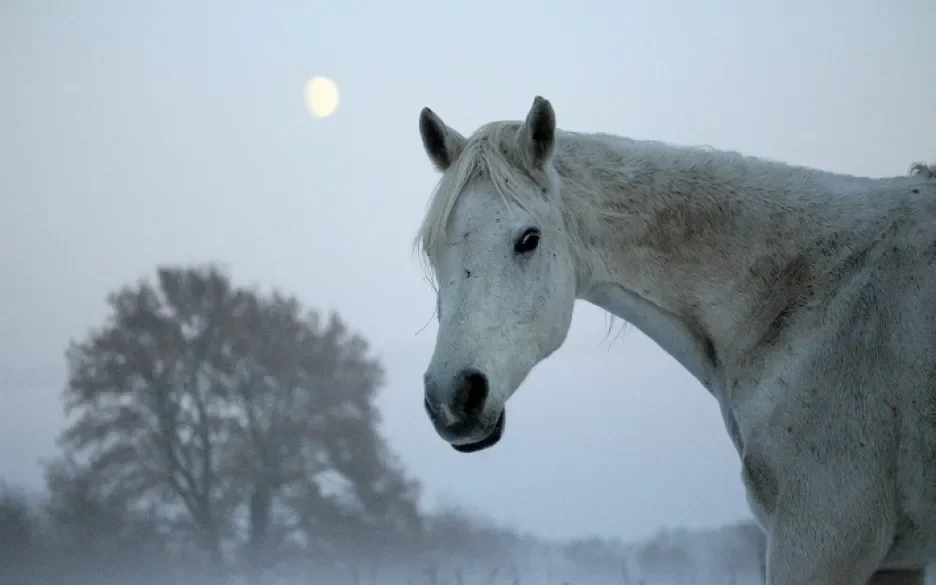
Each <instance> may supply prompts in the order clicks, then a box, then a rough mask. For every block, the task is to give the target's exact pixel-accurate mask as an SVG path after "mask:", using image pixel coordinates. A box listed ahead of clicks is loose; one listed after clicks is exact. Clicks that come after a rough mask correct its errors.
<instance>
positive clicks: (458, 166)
mask: <svg viewBox="0 0 936 585" xmlns="http://www.w3.org/2000/svg"><path fill="white" fill-rule="evenodd" d="M519 127H520V124H519V123H518V122H493V123H490V124H487V125H486V126H483V127H482V128H480V129H479V130H478V131H477V132H475V134H473V135H472V136H471V137H470V138H469V139H468V142H467V143H466V144H465V147H464V149H463V150H462V151H461V154H460V155H459V156H458V158H457V159H456V160H455V162H454V163H453V164H452V166H451V167H449V168H448V169H447V170H446V171H445V172H444V173H443V174H442V176H441V177H440V178H439V181H438V182H437V183H436V185H435V187H434V189H433V191H432V195H431V196H430V199H429V203H428V206H427V208H426V213H425V216H424V217H423V220H422V223H421V225H420V227H419V230H418V233H417V236H416V239H415V241H414V246H415V247H416V248H417V250H418V252H419V254H420V257H421V258H422V260H423V264H424V268H425V269H426V272H427V274H428V276H429V278H430V280H433V279H434V274H433V269H432V263H431V258H433V257H435V256H437V254H438V253H439V252H440V250H441V248H442V247H443V246H444V245H445V244H446V241H447V240H448V233H447V230H448V224H449V221H450V219H451V216H452V212H453V210H454V209H455V205H456V204H457V203H458V201H459V199H460V198H461V197H462V195H464V193H465V191H466V190H467V187H468V186H469V185H470V184H471V183H473V182H474V181H477V180H478V179H482V178H486V179H489V180H490V181H491V182H492V183H493V185H494V187H495V189H496V190H497V193H498V195H500V196H501V198H502V199H503V200H504V202H505V203H506V204H507V205H508V206H510V205H515V206H517V207H519V208H521V209H524V210H525V211H527V212H529V213H532V214H536V210H537V208H538V207H539V206H538V205H537V203H541V202H542V200H543V199H542V197H541V195H542V191H541V190H539V189H536V188H530V187H531V185H532V184H533V183H535V180H532V179H531V176H530V174H529V173H528V172H527V171H526V170H525V169H524V167H523V164H522V162H521V160H522V159H521V156H520V153H519V152H518V149H517V146H516V142H515V138H516V134H517V130H518V129H519ZM524 186H526V188H525V187H524Z"/></svg>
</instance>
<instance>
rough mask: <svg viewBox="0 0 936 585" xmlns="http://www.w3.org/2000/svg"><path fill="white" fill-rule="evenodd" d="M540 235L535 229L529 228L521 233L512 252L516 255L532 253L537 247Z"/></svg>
mask: <svg viewBox="0 0 936 585" xmlns="http://www.w3.org/2000/svg"><path fill="white" fill-rule="evenodd" d="M539 240H540V234H539V230H537V229H536V228H530V229H528V230H527V231H525V232H523V235H522V236H520V238H519V239H518V240H517V243H515V244H514V251H515V252H516V253H517V254H526V253H527V252H532V251H533V250H535V249H536V246H538V245H539Z"/></svg>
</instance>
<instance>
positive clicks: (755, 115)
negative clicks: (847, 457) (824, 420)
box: [0, 0, 936, 540]
mask: <svg viewBox="0 0 936 585" xmlns="http://www.w3.org/2000/svg"><path fill="white" fill-rule="evenodd" d="M930 2H931V0H895V1H894V2H890V3H883V2H873V1H871V0H856V1H848V2H847V1H845V0H788V1H785V2H782V3H781V2H762V1H755V0H748V1H744V2H742V1H740V0H734V1H732V0H707V1H706V2H694V1H689V0H670V1H666V2H664V1H662V0H660V1H657V2H650V1H645V0H635V1H631V2H620V1H618V0H594V1H590V2H556V1H548V0H515V1H512V2H503V1H496V2H495V1H488V0H475V1H473V2H439V1H437V2H431V1H429V0H407V1H406V2H382V1H376V0H375V1H371V2H363V1H360V0H346V1H343V2H309V1H301V2H300V1H298V0H280V1H278V2H276V3H273V2H270V3H262V2H246V1H230V0H228V1H224V2H221V1H213V0H203V1H200V2H189V1H185V2H183V1H181V0H161V1H160V2H117V1H116V0H93V1H92V0H88V1H81V2H79V1H77V0H73V1H71V2H66V1H59V2H31V1H28V0H5V1H4V2H2V3H0V79H2V80H3V89H2V91H0V274H2V275H3V277H2V280H0V399H2V402H0V476H2V477H4V478H6V479H8V480H12V481H13V482H16V483H19V484H21V485H25V486H31V487H37V488H38V487H41V468H40V466H39V463H38V462H39V460H40V459H42V458H47V457H50V456H53V455H55V453H56V448H55V445H54V442H53V440H54V436H55V434H56V433H58V432H59V430H60V429H61V425H62V424H63V421H64V419H63V414H62V409H61V405H60V403H59V396H60V394H59V393H60V390H61V388H62V386H63V385H64V382H65V369H64V357H63V352H64V350H65V348H66V346H67V344H68V342H69V340H72V339H76V338H80V337H82V336H84V335H85V334H86V333H87V332H88V330H89V329H90V328H92V327H95V326H97V325H98V324H100V322H101V320H102V319H103V318H104V317H105V315H106V305H105V296H106V295H107V294H108V292H110V291H112V290H114V289H116V288H117V287H120V286H122V285H124V284H128V283H131V282H134V281H136V280H137V279H139V278H143V277H147V278H149V277H153V276H154V270H155V267H156V266H157V265H159V264H173V265H181V264H190V263H205V262H216V263H219V264H220V265H221V266H223V267H225V268H226V269H227V270H228V271H229V273H230V274H231V276H232V278H233V279H234V280H235V281H236V282H238V283H240V284H245V285H252V284H256V285H258V286H260V287H262V288H264V289H269V288H271V287H277V288H280V289H282V290H284V291H287V292H289V293H293V294H295V295H297V296H299V297H300V298H301V299H302V300H303V301H304V302H305V303H306V304H307V305H309V306H311V307H313V308H316V309H319V310H321V311H329V310H337V311H339V312H340V314H341V315H342V317H343V318H344V319H345V320H346V321H347V322H348V323H349V325H350V326H351V327H352V328H353V329H354V330H356V331H358V332H360V333H361V334H362V335H364V336H365V337H366V338H367V339H368V340H369V341H370V342H371V344H372V347H373V350H374V353H375V355H376V356H378V357H379V358H380V359H381V360H382V361H383V363H384V365H385V366H386V369H387V374H388V381H387V385H386V386H385V388H384V390H383V392H382V395H381V398H380V406H381V409H382V411H383V414H384V421H385V422H384V426H383V432H384V434H385V436H386V437H387V439H388V441H389V442H390V444H391V447H392V448H393V449H394V450H395V451H396V452H397V453H398V454H399V455H400V456H401V458H402V459H403V462H404V463H405V464H406V465H407V467H408V469H409V471H410V472H411V473H412V474H413V475H415V476H416V477H417V478H419V479H420V480H421V481H422V482H423V483H424V485H425V490H426V496H427V504H429V505H433V504H434V503H435V502H458V503H461V504H464V505H466V506H469V507H471V508H474V509H476V510H478V511H480V512H483V513H484V514H486V515H488V516H489V517H491V518H493V519H495V520H497V521H498V522H501V523H504V524H507V525H511V526H515V527H518V528H521V529H524V530H530V531H533V532H536V533H538V534H540V535H543V536H546V537H554V538H567V537H576V536H582V535H590V534H598V535H604V536H617V537H621V538H623V539H625V540H634V539H640V538H644V537H648V536H650V535H652V534H653V533H655V532H656V531H657V530H659V529H660V528H661V527H687V528H706V527H714V526H718V525H720V524H724V523H726V522H733V521H736V520H740V519H745V518H749V517H750V514H749V512H748V509H747V505H746V503H745V499H744V494H743V489H742V486H741V481H740V476H739V473H740V464H739V462H738V457H737V454H736V453H735V451H734V449H733V447H732V446H731V442H730V441H729V439H728V436H727V434H726V432H725V430H724V426H723V423H722V421H721V418H720V416H719V411H718V408H717V405H716V403H715V401H714V399H712V398H711V397H710V396H709V394H708V393H707V392H706V391H705V390H703V389H702V387H701V386H700V385H699V384H698V383H697V382H696V381H695V380H694V379H693V378H691V376H690V375H689V374H688V373H686V372H685V371H684V370H683V369H682V368H681V366H679V365H678V364H677V363H676V362H675V361H674V360H673V359H672V358H671V357H669V356H668V355H667V354H665V353H664V352H663V351H662V350H661V349H659V348H658V347H657V346H656V345H654V344H653V343H652V342H651V341H649V340H648V339H647V338H646V337H644V336H643V334H641V333H640V332H639V331H637V330H635V329H633V328H631V329H629V330H628V331H626V332H625V333H623V334H621V335H617V329H615V330H614V331H612V333H611V334H610V335H609V334H608V325H609V321H608V318H607V316H606V315H605V314H604V313H603V312H602V311H600V310H598V309H597V308H595V307H592V306H589V305H586V304H584V303H579V304H578V305H577V306H576V314H575V320H574V323H573V326H572V331H571V332H570V335H569V338H568V340H567V341H566V343H565V345H564V346H563V348H561V349H560V350H559V351H558V352H557V353H555V354H554V355H553V356H552V357H550V358H549V359H548V360H546V361H545V362H543V363H542V364H540V365H539V366H538V367H537V368H536V369H534V371H533V372H532V374H531V375H530V376H529V377H528V378H527V380H526V382H525V383H524V384H523V386H522V387H521V389H520V391H519V392H518V393H517V394H516V395H515V397H514V398H513V399H512V401H511V412H510V421H509V428H508V429H507V433H506V434H505V436H504V439H503V440H502V441H501V443H500V444H499V445H498V446H497V447H496V448H494V449H490V450H487V451H484V452H481V453H477V454H474V455H472V456H466V455H463V454H459V453H456V452H455V451H454V450H452V448H451V447H449V446H448V445H446V444H445V443H444V442H443V441H442V440H441V439H440V438H439V437H438V436H437V435H436V434H435V432H434V431H433V429H432V427H431V425H430V424H429V421H428V420H427V418H426V416H425V414H424V412H423V409H422V406H421V401H422V385H421V379H422V373H423V371H424V370H425V367H426V365H427V363H428V360H429V356H430V354H431V352H432V346H433V341H434V337H435V331H436V323H435V321H434V320H431V318H432V316H433V310H434V298H433V291H432V289H431V288H430V286H429V284H428V283H427V281H426V280H425V278H424V274H423V271H422V268H421V266H420V264H419V262H418V259H417V258H416V257H415V256H414V255H413V253H412V248H411V242H412V239H413V236H414V234H415V230H416V227H417V226H418V224H419V221H420V219H421V216H422V213H423V211H424V209H425V205H426V202H427V200H428V197H429V194H430V192H431V189H432V187H433V185H434V183H435V181H436V180H437V175H436V174H435V171H434V170H433V169H432V167H431V165H430V164H429V162H428V160H427V159H426V157H425V154H424V152H423V150H422V146H421V143H420V140H419V133H418V126H417V121H418V115H419V111H420V109H421V108H422V107H423V106H426V105H428V106H430V107H432V108H433V110H435V111H436V112H437V113H438V114H439V115H440V116H441V117H442V119H443V120H444V121H445V122H447V123H448V124H449V125H451V126H453V127H454V128H456V129H458V130H459V131H461V132H462V133H464V134H469V133H470V132H472V131H473V130H474V129H475V128H477V127H478V126H479V125H481V124H483V123H486V122H488V121H491V120H495V119H522V118H523V117H524V116H525V115H526V112H527V110H528V108H529V106H530V104H531V103H532V100H533V97H534V96H535V95H537V94H539V95H543V96H545V97H547V98H548V99H549V100H550V101H551V102H552V104H553V106H554V108H555V110H556V114H557V120H558V124H559V126H560V127H562V128H566V129H570V130H578V131H603V132H611V133H616V134H621V135H626V136H630V137H633V138H646V139H655V140H664V141H669V142H675V143H681V144H687V145H710V146H713V147H715V148H720V149H729V150H737V151H741V152H744V153H746V154H751V155H756V156H762V157H768V158H772V159H777V160H782V161H786V162H790V163H795V164H804V165H809V166H814V167H819V168H823V169H827V170H833V171H838V172H846V173H853V174H860V175H868V176H886V175H902V174H905V173H906V172H907V170H908V168H909V166H910V165H911V163H913V162H916V161H930V162H936V106H934V105H936V76H934V75H933V69H932V68H933V55H936V34H933V30H932V19H931V18H930V17H929V15H930V14H931V9H932V6H931V5H929V4H930ZM315 75H324V76H327V77H329V78H331V79H333V80H334V81H335V82H336V83H337V85H338V87H339V89H340V91H341V100H342V101H341V104H340V106H339V109H338V111H337V112H336V113H335V115H334V116H332V117H330V118H325V119H316V118H313V117H312V116H310V115H309V113H308V111H307V110H306V109H305V105H304V103H303V85H304V83H305V82H306V80H307V79H309V78H310V77H312V76H315ZM427 323H428V326H426V325H427ZM424 326H425V329H423V327H424ZM421 329H422V331H420V330H421Z"/></svg>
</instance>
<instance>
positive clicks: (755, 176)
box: [556, 135, 857, 383]
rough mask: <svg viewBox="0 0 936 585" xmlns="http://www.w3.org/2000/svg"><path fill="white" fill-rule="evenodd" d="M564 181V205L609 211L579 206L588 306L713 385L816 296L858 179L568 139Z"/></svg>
mask: <svg viewBox="0 0 936 585" xmlns="http://www.w3.org/2000/svg"><path fill="white" fill-rule="evenodd" d="M556 170H557V172H558V174H559V175H560V177H561V179H562V190H563V194H562V196H563V199H564V200H566V201H573V202H574V201H593V202H596V203H595V205H597V207H599V208H602V209H605V210H607V211H608V212H609V215H608V216H606V217H605V218H603V219H599V217H600V214H599V213H597V211H596V208H595V207H594V206H592V207H589V206H587V205H582V206H581V207H578V206H576V205H570V206H569V212H568V214H569V215H570V216H575V215H577V217H570V218H569V219H570V221H571V223H573V224H574V227H573V228H570V229H578V230H580V235H581V236H582V237H581V241H582V242H583V248H584V252H583V253H582V256H581V257H580V258H579V266H580V272H581V278H580V283H579V286H580V297H581V298H583V299H585V300H588V301H591V302H593V303H595V304H598V305H599V306H602V307H603V308H605V309H606V310H609V311H610V312H612V313H615V314H618V316H620V317H622V318H624V319H626V320H628V321H629V322H631V323H633V324H634V325H636V326H637V327H638V328H640V329H641V330H642V331H644V332H645V333H648V331H649V332H650V333H648V335H650V337H651V338H654V340H655V341H657V342H658V343H660V345H662V346H663V347H664V349H666V350H667V351H668V352H669V353H670V354H671V355H673V356H674V357H676V358H677V359H678V360H679V361H680V362H681V363H683V365H684V366H685V367H687V369H689V370H690V371H691V372H692V373H693V374H694V375H696V377H697V378H699V379H700V380H702V381H703V383H705V379H710V378H711V377H712V376H713V371H712V367H713V365H712V364H713V360H715V359H716V358H715V356H718V358H719V359H721V360H726V359H728V360H731V359H732V358H733V357H734V356H739V355H743V353H744V352H745V351H747V350H748V349H750V348H751V347H752V346H753V345H754V344H756V343H757V342H758V340H759V339H761V338H762V337H763V335H765V334H766V332H765V330H764V329H765V328H769V327H770V324H771V323H772V322H773V321H774V320H775V319H776V318H777V316H778V315H779V314H780V313H781V312H782V311H783V310H784V308H785V307H787V306H788V305H789V304H790V303H791V302H793V300H794V299H795V298H796V297H797V295H799V294H801V293H802V290H801V289H802V288H803V287H806V286H808V285H809V282H808V280H809V278H808V271H809V270H810V269H811V268H812V264H811V260H812V259H811V257H810V246H813V252H814V246H815V242H816V241H817V239H821V238H822V237H823V234H827V233H831V232H836V231H838V230H839V229H840V228H842V227H844V226H846V225H847V224H848V220H847V219H845V218H843V217H841V215H840V214H841V213H842V212H843V210H842V209H838V210H832V209H831V205H830V204H829V203H828V202H830V201H834V200H835V198H834V195H835V193H836V188H837V187H838V188H840V187H842V186H847V183H848V182H849V181H856V180H857V179H853V178H850V177H844V176H840V175H833V174H831V173H822V172H820V171H812V170H809V169H800V168H794V167H791V166H787V165H782V164H779V163H772V162H766V161H761V160H758V159H754V158H751V157H742V156H740V155H736V154H732V153H722V152H715V151H706V150H702V149H684V148H678V147H673V146H668V145H663V144H660V143H653V142H639V141H631V140H626V139H623V138H617V137H611V136H600V135H597V136H582V135H565V136H563V138H561V139H560V144H559V149H558V151H557V156H556ZM830 195H833V197H830ZM823 202H825V203H823ZM833 211H835V213H833ZM836 214H839V215H836ZM614 290H618V293H614V292H612V291H614ZM765 304H766V305H765ZM765 306H766V308H765ZM739 331H743V332H746V335H739V334H738V332H739Z"/></svg>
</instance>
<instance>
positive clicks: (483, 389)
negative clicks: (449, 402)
mask: <svg viewBox="0 0 936 585" xmlns="http://www.w3.org/2000/svg"><path fill="white" fill-rule="evenodd" d="M460 378H461V381H462V383H461V387H460V388H459V391H458V395H457V397H456V400H457V404H458V406H459V408H460V410H461V411H462V413H463V414H464V415H465V416H466V417H469V418H472V417H476V416H478V415H479V414H480V413H481V410H482V409H483V408H484V402H485V401H486V400H487V396H488V382H487V377H485V375H484V374H482V373H481V372H479V371H477V370H465V371H464V372H462V374H461V376H460Z"/></svg>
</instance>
